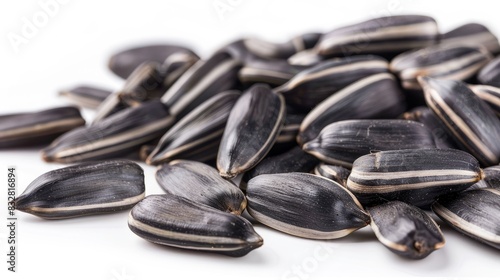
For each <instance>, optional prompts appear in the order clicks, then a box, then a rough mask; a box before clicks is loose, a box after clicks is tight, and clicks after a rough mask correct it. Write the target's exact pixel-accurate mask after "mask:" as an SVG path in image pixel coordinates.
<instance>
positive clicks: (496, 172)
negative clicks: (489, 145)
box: [468, 165, 500, 190]
mask: <svg viewBox="0 0 500 280" xmlns="http://www.w3.org/2000/svg"><path fill="white" fill-rule="evenodd" d="M483 173H484V178H483V180H481V181H479V182H477V183H476V185H477V184H480V185H479V186H476V188H482V189H486V188H492V189H498V190H500V165H494V166H490V167H486V168H485V169H483ZM470 189H472V187H471V188H469V189H468V190H470Z"/></svg>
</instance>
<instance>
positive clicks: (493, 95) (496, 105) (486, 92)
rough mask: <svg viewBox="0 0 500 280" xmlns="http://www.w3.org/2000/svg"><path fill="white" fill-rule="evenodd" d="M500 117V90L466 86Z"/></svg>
mask: <svg viewBox="0 0 500 280" xmlns="http://www.w3.org/2000/svg"><path fill="white" fill-rule="evenodd" d="M468 86H469V88H470V89H471V90H472V92H474V93H475V94H476V95H477V96H478V97H479V98H481V99H482V100H483V101H484V102H486V103H487V104H488V105H489V106H490V108H491V109H493V111H495V114H496V115H497V116H499V117H500V88H497V87H493V86H487V85H468Z"/></svg>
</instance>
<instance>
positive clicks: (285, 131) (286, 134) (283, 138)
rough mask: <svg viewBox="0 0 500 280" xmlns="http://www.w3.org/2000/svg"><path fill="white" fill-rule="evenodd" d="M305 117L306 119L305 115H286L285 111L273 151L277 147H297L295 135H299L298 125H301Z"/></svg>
mask: <svg viewBox="0 0 500 280" xmlns="http://www.w3.org/2000/svg"><path fill="white" fill-rule="evenodd" d="M287 110H288V108H287ZM305 117H306V116H305V115H302V114H292V113H288V111H287V114H286V117H285V123H284V124H283V127H282V128H281V130H280V134H279V136H278V138H277V139H276V143H275V144H274V146H273V150H274V149H275V148H276V147H277V146H283V147H288V146H289V145H292V146H293V147H295V146H296V145H297V143H296V142H295V139H296V138H297V134H298V133H299V129H300V124H301V123H302V121H303V120H304V118H305Z"/></svg>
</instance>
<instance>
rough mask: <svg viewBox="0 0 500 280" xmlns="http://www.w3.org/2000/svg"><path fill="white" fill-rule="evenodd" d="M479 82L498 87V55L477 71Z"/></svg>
mask: <svg viewBox="0 0 500 280" xmlns="http://www.w3.org/2000/svg"><path fill="white" fill-rule="evenodd" d="M477 79H478V80H479V82H481V83H482V84H485V85H490V86H494V87H500V57H496V58H495V59H493V60H492V61H491V62H489V63H488V64H487V65H486V66H484V67H483V69H481V71H479V73H478V75H477Z"/></svg>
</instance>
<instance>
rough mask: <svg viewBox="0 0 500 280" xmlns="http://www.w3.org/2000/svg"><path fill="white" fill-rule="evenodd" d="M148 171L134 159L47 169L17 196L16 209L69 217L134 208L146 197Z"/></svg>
mask: <svg viewBox="0 0 500 280" xmlns="http://www.w3.org/2000/svg"><path fill="white" fill-rule="evenodd" d="M144 192H145V187H144V172H143V170H142V168H141V167H140V166H139V165H137V164H135V163H133V162H130V161H125V160H112V161H103V162H92V163H86V164H80V165H74V166H70V167H65V168H61V169H57V170H53V171H50V172H47V173H45V174H43V175H41V176H40V177H38V178H37V179H35V180H34V181H33V182H32V183H31V184H30V185H29V186H28V187H27V188H26V190H25V191H24V192H23V193H22V194H21V196H19V197H18V198H16V200H15V207H16V210H19V211H23V212H26V213H30V214H33V215H36V216H39V217H42V218H45V219H65V218H72V217H78V216H84V215H95V214H101V213H108V212H115V211H119V210H124V209H128V208H131V207H132V206H133V205H134V204H136V203H137V202H139V201H140V200H141V199H142V198H144Z"/></svg>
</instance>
